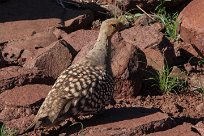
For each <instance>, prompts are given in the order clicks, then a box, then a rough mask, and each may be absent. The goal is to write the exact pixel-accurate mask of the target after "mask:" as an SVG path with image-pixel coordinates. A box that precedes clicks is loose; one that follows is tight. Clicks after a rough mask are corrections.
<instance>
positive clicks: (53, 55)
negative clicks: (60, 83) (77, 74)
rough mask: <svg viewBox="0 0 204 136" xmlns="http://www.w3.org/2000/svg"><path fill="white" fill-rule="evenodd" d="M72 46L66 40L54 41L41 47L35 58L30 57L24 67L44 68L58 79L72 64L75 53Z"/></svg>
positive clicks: (47, 73) (46, 72) (48, 73)
mask: <svg viewBox="0 0 204 136" xmlns="http://www.w3.org/2000/svg"><path fill="white" fill-rule="evenodd" d="M70 48H71V46H70V45H69V44H67V43H66V41H64V40H60V41H57V42H54V43H52V44H51V45H50V46H47V47H46V48H43V49H41V50H40V51H39V52H38V53H37V54H36V55H35V56H34V57H33V58H30V59H29V60H28V61H27V62H26V63H25V65H24V67H26V68H34V67H37V68H38V69H40V70H43V71H44V72H45V74H46V75H48V76H50V77H53V78H54V79H56V78H57V77H58V76H59V74H60V73H61V72H62V71H63V70H64V69H65V68H67V67H68V66H69V65H70V64H71V60H72V57H73V56H74V54H73V52H70V50H69V49H70Z"/></svg>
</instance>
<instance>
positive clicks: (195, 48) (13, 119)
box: [0, 0, 204, 136]
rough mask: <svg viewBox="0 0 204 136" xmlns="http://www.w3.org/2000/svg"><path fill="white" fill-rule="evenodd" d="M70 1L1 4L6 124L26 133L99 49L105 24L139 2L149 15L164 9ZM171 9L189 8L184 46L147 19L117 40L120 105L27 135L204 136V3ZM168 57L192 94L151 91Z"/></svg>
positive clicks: (1, 114) (0, 95)
mask: <svg viewBox="0 0 204 136" xmlns="http://www.w3.org/2000/svg"><path fill="white" fill-rule="evenodd" d="M67 2H68V3H65V6H66V8H62V7H61V6H60V5H59V4H57V2H56V1H54V0H43V1H36V0H29V1H28V0H21V1H19V0H18V1H17V0H8V1H0V11H1V12H0V17H1V18H0V125H1V124H4V125H5V126H6V127H8V128H15V129H17V130H20V131H21V130H24V129H25V128H26V127H27V126H29V125H30V123H31V122H32V120H33V118H34V116H35V114H36V113H37V111H38V109H39V107H40V105H41V104H42V102H43V100H44V98H45V97H46V95H47V93H48V92H49V91H50V88H51V87H52V85H53V84H54V82H55V80H56V78H57V77H58V75H59V74H60V73H61V72H62V71H63V70H64V69H65V68H66V67H68V66H69V65H71V64H73V63H75V62H77V61H78V60H80V59H81V58H82V57H83V56H84V55H85V54H86V53H87V52H88V51H89V50H90V49H91V48H92V46H93V44H94V43H95V41H96V38H97V35H98V33H99V27H100V21H99V20H104V19H106V18H109V17H110V15H111V14H114V15H118V14H123V12H125V11H128V10H129V9H132V8H135V7H134V6H133V5H136V4H137V5H139V6H140V7H141V8H143V9H144V10H145V11H147V12H149V11H152V9H154V8H155V7H156V6H157V5H158V2H157V1H156V0H152V1H149V2H147V1H145V2H140V0H136V1H128V0H125V1H123V2H121V1H120V0H116V1H106V0H101V1H92V2H91V1H84V2H83V3H81V1H77V0H75V1H71V2H70V1H67ZM181 4H182V5H183V6H181ZM132 6H133V7H132ZM166 6H167V7H168V8H172V9H173V8H175V9H177V8H178V7H180V8H181V7H182V9H180V8H179V10H181V12H180V14H179V18H180V19H181V24H180V29H179V31H180V35H181V40H180V41H177V42H174V41H170V40H168V39H167V38H166V37H165V35H164V33H163V30H164V26H163V25H162V24H161V23H159V22H155V21H152V20H151V19H150V18H148V17H147V16H141V17H140V18H138V19H137V20H136V21H135V22H131V23H132V25H131V27H130V28H127V29H125V30H123V31H121V32H119V33H116V34H115V35H114V37H113V39H112V43H113V49H112V64H111V65H112V70H113V75H114V77H115V79H116V86H115V92H114V97H115V99H116V104H115V105H114V106H109V107H107V110H106V111H105V112H104V113H102V114H100V115H97V116H94V117H89V118H86V119H83V120H82V121H81V123H82V124H83V125H82V124H80V123H74V124H72V123H71V122H70V120H67V121H64V122H62V123H61V124H59V125H58V126H54V127H52V128H49V129H46V130H44V129H40V130H35V131H32V132H30V133H28V134H27V135H60V136H66V135H86V136H104V135H107V136H109V135H110V136H119V135H123V136H125V135H131V136H133V135H138V136H139V135H148V136H160V135H161V136H163V135H166V136H180V135H185V136H204V118H203V117H204V99H203V98H204V97H203V94H204V93H200V92H198V91H197V90H198V89H203V85H204V80H203V79H204V78H203V66H202V65H198V62H202V61H201V60H202V58H204V57H203V55H202V54H203V52H204V42H203V40H204V39H203V36H204V29H203V25H204V12H203V8H202V7H203V6H204V1H202V0H194V1H191V2H190V1H189V2H185V1H183V0H179V1H176V2H167V3H166ZM192 13H196V14H192ZM164 60H165V62H166V63H165V64H166V65H167V66H169V67H173V70H172V71H171V74H170V75H171V76H177V77H180V78H181V79H185V80H187V81H188V88H187V89H184V88H180V91H179V92H172V93H167V94H161V93H159V91H158V89H155V88H153V87H152V86H151V82H149V81H148V80H147V79H149V78H151V77H152V75H154V74H152V73H155V72H156V71H159V72H161V71H162V68H163V66H164ZM181 69H182V70H181ZM183 71H185V73H187V74H184V72H183Z"/></svg>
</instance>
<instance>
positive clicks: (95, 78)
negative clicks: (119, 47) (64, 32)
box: [26, 19, 123, 131]
mask: <svg viewBox="0 0 204 136" xmlns="http://www.w3.org/2000/svg"><path fill="white" fill-rule="evenodd" d="M122 27H123V24H122V23H121V22H120V21H119V20H117V19H108V20H106V21H104V22H103V23H102V25H101V29H100V33H99V36H98V39H97V41H96V44H95V45H94V47H93V49H92V50H90V51H89V52H88V54H87V55H86V56H85V57H84V58H83V59H81V60H80V61H79V62H78V63H76V64H73V65H71V66H70V67H68V68H67V69H66V70H64V71H63V72H62V73H61V75H60V76H59V77H58V79H57V80H56V82H55V84H54V85H53V87H52V89H51V91H50V92H49V94H48V95H47V97H46V99H45V101H44V102H43V104H42V105H41V107H40V109H39V111H38V113H37V115H36V117H35V118H34V121H33V123H32V124H31V126H30V127H29V128H28V129H27V130H29V129H31V128H38V127H39V126H47V125H50V124H54V123H55V122H58V121H60V120H64V119H66V117H68V116H79V115H89V114H97V113H98V112H101V111H103V110H104V109H105V106H106V105H108V104H109V103H110V101H111V100H112V99H113V89H114V80H113V77H112V74H111V73H112V71H111V65H110V64H111V56H110V55H111V37H112V35H113V34H114V33H115V32H116V31H118V30H119V29H121V28H122ZM27 130H26V131H27Z"/></svg>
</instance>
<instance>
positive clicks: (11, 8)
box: [0, 0, 93, 43]
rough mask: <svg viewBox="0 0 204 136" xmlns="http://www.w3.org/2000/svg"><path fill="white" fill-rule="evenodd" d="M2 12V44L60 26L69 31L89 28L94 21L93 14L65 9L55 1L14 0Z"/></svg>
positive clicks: (1, 7)
mask: <svg viewBox="0 0 204 136" xmlns="http://www.w3.org/2000/svg"><path fill="white" fill-rule="evenodd" d="M0 9H1V12H0V16H1V19H0V43H2V42H6V41H10V40H13V39H21V38H24V37H27V36H31V35H33V34H35V33H39V32H43V31H47V30H49V29H53V28H56V27H62V28H65V29H68V31H73V30H75V29H78V28H87V27H88V26H89V25H91V22H92V21H93V15H92V12H91V11H89V10H72V9H64V8H62V7H60V6H59V5H58V4H57V2H55V1H52V0H44V1H35V0H30V1H29V2H28V1H26V0H22V1H21V2H19V1H18V0H11V1H8V2H5V3H3V4H1V5H0ZM36 9H37V10H36ZM76 26H77V28H76ZM69 29H70V30H69Z"/></svg>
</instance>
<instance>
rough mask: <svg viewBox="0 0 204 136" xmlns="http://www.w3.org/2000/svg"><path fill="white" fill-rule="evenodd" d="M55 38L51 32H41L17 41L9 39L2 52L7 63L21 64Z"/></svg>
mask: <svg viewBox="0 0 204 136" xmlns="http://www.w3.org/2000/svg"><path fill="white" fill-rule="evenodd" d="M56 40H57V38H56V37H55V35H54V34H53V33H52V31H49V32H41V33H37V34H34V35H32V36H29V37H26V38H25V39H21V40H18V41H11V42H9V43H7V44H6V46H5V47H4V48H3V50H2V53H3V56H4V59H5V60H6V61H7V62H8V64H15V65H21V66H22V65H23V64H24V63H25V61H26V60H27V59H29V58H32V57H33V56H34V55H35V54H37V52H38V51H39V50H40V49H42V48H45V47H47V46H49V45H50V44H51V43H53V42H54V41H56Z"/></svg>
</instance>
